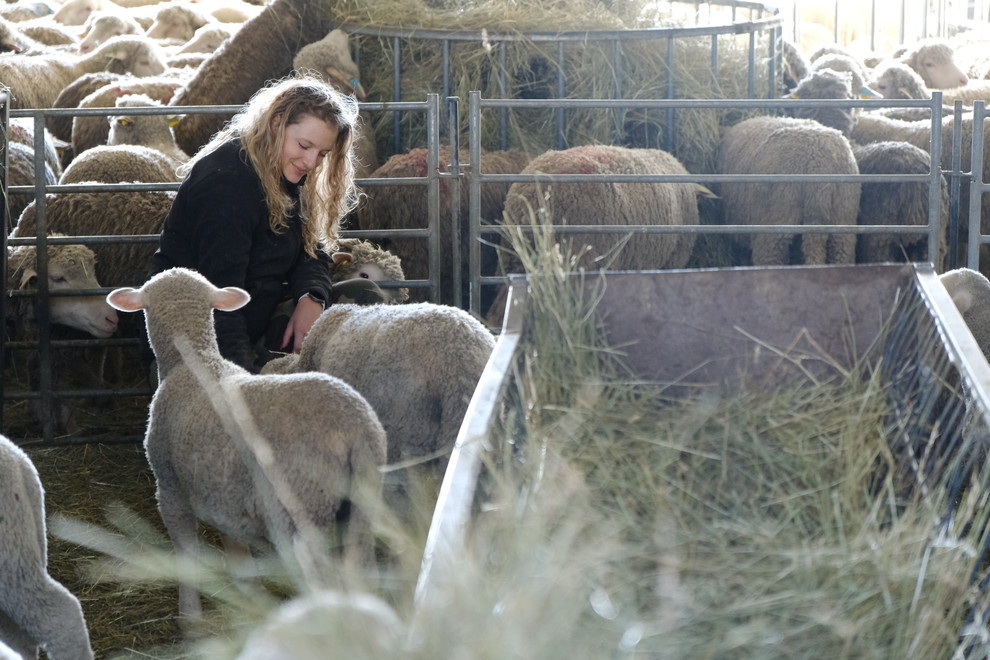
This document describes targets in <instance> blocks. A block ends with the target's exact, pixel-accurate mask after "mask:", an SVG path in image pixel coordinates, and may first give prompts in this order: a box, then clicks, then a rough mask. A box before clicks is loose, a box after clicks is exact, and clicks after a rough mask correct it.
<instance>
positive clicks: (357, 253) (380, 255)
mask: <svg viewBox="0 0 990 660" xmlns="http://www.w3.org/2000/svg"><path fill="white" fill-rule="evenodd" d="M330 277H331V279H332V280H333V281H334V282H342V281H344V280H349V279H353V278H356V277H359V278H363V279H368V280H371V281H373V282H381V281H384V280H393V281H397V282H401V281H402V280H405V279H406V276H405V273H404V271H403V270H402V260H401V259H400V258H399V257H397V256H395V255H394V254H392V253H391V252H389V251H388V250H383V249H381V248H380V247H378V246H377V245H375V244H374V243H372V242H370V241H364V240H361V239H357V238H341V239H338V240H337V243H336V245H335V246H334V251H333V268H332V269H331V271H330ZM384 296H385V302H388V303H402V302H405V301H407V300H408V299H409V289H388V290H386V291H385V292H384Z"/></svg>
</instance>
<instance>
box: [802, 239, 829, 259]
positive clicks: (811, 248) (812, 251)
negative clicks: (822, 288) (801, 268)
mask: <svg viewBox="0 0 990 660" xmlns="http://www.w3.org/2000/svg"><path fill="white" fill-rule="evenodd" d="M828 243H829V236H828V234H805V235H804V236H802V237H801V254H802V255H803V257H804V263H805V265H808V266H818V265H822V264H826V263H830V262H829V261H828V260H827V256H828V253H827V250H826V245H828Z"/></svg>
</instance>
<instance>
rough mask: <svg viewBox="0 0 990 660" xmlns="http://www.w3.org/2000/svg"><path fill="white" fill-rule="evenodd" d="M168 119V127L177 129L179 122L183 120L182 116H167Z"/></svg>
mask: <svg viewBox="0 0 990 660" xmlns="http://www.w3.org/2000/svg"><path fill="white" fill-rule="evenodd" d="M166 116H167V117H168V125H169V126H170V127H172V128H175V127H176V126H178V125H179V121H180V120H181V119H182V115H166Z"/></svg>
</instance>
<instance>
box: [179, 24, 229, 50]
mask: <svg viewBox="0 0 990 660" xmlns="http://www.w3.org/2000/svg"><path fill="white" fill-rule="evenodd" d="M234 32H236V28H234V27H231V26H230V25H216V24H213V23H207V24H206V25H204V26H203V27H201V28H199V29H198V30H196V32H195V34H193V36H192V39H190V40H188V41H187V42H186V43H185V44H183V45H182V47H181V48H179V49H178V50H177V51H175V52H176V54H177V55H183V54H196V53H207V54H208V53H213V52H216V50H217V49H218V48H220V46H222V45H223V43H224V42H225V41H227V40H228V39H230V37H231V36H233V34H234Z"/></svg>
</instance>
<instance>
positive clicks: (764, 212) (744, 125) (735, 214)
mask: <svg viewBox="0 0 990 660" xmlns="http://www.w3.org/2000/svg"><path fill="white" fill-rule="evenodd" d="M717 161H718V172H719V173H720V174H828V175H831V174H839V175H843V174H844V175H849V174H858V173H859V169H858V167H857V166H856V159H855V157H854V156H853V152H852V146H851V145H850V143H849V140H847V139H846V137H845V136H844V135H843V134H842V133H840V132H839V131H838V130H836V129H834V128H829V127H827V126H823V125H822V124H820V123H818V122H817V121H815V120H813V119H799V118H795V117H771V116H762V117H753V118H750V119H746V120H744V121H742V122H739V123H738V124H736V125H734V126H732V127H730V128H728V129H727V130H726V131H725V132H724V134H723V135H722V139H721V141H720V143H719V148H718V157H717ZM721 196H722V200H723V202H724V208H725V221H726V223H727V224H733V225H735V224H739V225H855V224H856V216H857V214H858V212H859V197H860V184H858V183H828V182H817V183H803V182H792V181H774V180H768V181H761V182H753V183H749V182H738V183H733V182H724V183H722V185H721ZM796 238H797V237H795V236H793V235H790V234H762V233H761V234H753V235H752V236H745V235H739V239H738V240H739V241H740V242H741V243H742V244H743V245H747V246H749V247H750V249H751V250H752V262H753V264H754V265H759V266H774V265H784V264H787V263H789V261H790V251H791V244H792V242H793V241H794V240H795V239H796ZM799 240H800V242H801V245H800V247H801V255H802V257H801V263H804V264H825V263H838V264H849V263H853V262H854V261H855V257H856V235H855V234H854V233H850V234H810V233H807V234H804V235H803V236H801V237H799Z"/></svg>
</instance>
